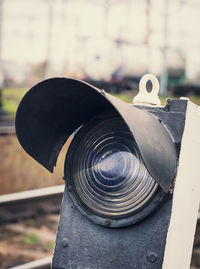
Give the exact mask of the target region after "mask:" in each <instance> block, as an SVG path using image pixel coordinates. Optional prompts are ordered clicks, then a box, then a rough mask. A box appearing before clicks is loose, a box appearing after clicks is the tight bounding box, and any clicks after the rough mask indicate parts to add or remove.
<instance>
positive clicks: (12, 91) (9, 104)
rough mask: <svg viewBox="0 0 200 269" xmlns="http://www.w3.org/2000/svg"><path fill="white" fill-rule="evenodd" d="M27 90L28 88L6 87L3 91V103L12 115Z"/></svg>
mask: <svg viewBox="0 0 200 269" xmlns="http://www.w3.org/2000/svg"><path fill="white" fill-rule="evenodd" d="M26 92H27V89H17V88H4V89H3V92H2V103H3V108H4V110H5V111H6V112H7V113H8V114H9V115H11V116H14V115H15V113H16V110H17V106H18V104H19V102H20V100H21V99H22V97H23V96H24V94H25V93H26Z"/></svg>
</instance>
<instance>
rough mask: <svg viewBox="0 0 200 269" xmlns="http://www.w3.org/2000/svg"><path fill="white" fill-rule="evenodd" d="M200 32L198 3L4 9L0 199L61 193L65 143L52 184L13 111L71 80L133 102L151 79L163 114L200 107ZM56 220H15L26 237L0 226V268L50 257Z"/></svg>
mask: <svg viewBox="0 0 200 269" xmlns="http://www.w3.org/2000/svg"><path fill="white" fill-rule="evenodd" d="M199 25H200V1H199V0H173V1H172V0H160V1H158V0H140V1H136V0H93V1H92V0H57V1H53V0H29V1H27V0H0V194H1V195H5V194H9V193H14V192H21V191H26V190H30V189H36V188H41V187H48V186H54V185H60V184H63V180H62V176H63V162H64V157H65V156H64V153H63V152H65V151H66V148H67V146H68V144H69V141H68V143H67V144H66V145H65V149H64V150H63V151H62V152H61V156H60V157H59V160H58V166H57V168H56V170H55V173H54V175H50V174H49V173H48V172H47V171H46V170H44V168H42V167H40V166H39V165H38V164H37V163H36V162H35V161H33V160H32V159H31V158H30V157H29V156H28V155H27V154H26V153H24V152H23V150H22V149H21V147H20V146H19V143H18V141H17V139H16V137H15V132H14V128H13V126H14V119H15V112H16V109H17V106H18V104H19V102H20V100H21V98H22V97H23V95H24V94H25V93H26V91H27V90H28V89H29V88H30V87H32V86H33V85H34V84H36V83H38V82H39V81H41V80H44V79H47V78H49V77H56V76H59V77H73V78H77V79H82V80H85V81H88V82H90V83H91V84H93V85H96V86H97V87H99V88H103V89H105V90H106V91H108V92H110V93H111V94H113V95H115V96H117V97H119V98H121V99H122V100H124V101H127V102H131V101H132V99H133V97H134V95H135V94H136V93H137V90H138V83H139V80H140V78H141V77H142V75H144V74H145V73H153V74H155V75H156V76H157V77H158V79H159V81H160V86H161V89H160V96H161V99H162V103H163V105H164V103H165V98H166V97H176V98H177V97H180V96H188V97H190V99H191V100H192V101H194V102H195V103H197V104H199V105H200V27H199ZM0 210H1V208H0ZM50 219H51V220H50ZM0 220H1V218H0ZM57 221H58V218H57V215H55V214H54V215H53V216H52V217H51V218H50V217H48V219H47V220H45V219H42V218H40V220H38V219H37V218H29V219H26V220H18V223H17V225H18V226H19V227H21V230H20V228H19V227H18V230H17V229H16V228H13V226H12V225H11V224H8V225H7V224H6V225H0V268H9V267H11V266H14V265H18V264H21V263H23V262H27V261H31V260H36V259H39V258H41V257H46V256H48V255H51V254H52V249H53V245H54V237H55V231H56V225H57ZM9 225H10V226H9ZM15 227H16V226H15ZM23 227H24V228H23ZM22 228H23V229H24V230H26V231H28V232H26V233H24V232H22V230H23V229H22ZM36 228H37V229H36ZM198 229H199V228H198ZM20 231H21V232H20ZM45 233H47V234H48V233H49V234H52V237H51V236H49V238H52V239H51V240H47V239H44V236H43V235H44V234H45ZM41 234H43V235H42V236H41ZM47 237H48V236H47ZM195 240H196V241H195V248H194V252H193V260H192V266H193V267H191V268H200V249H198V247H197V246H200V232H199V231H197V233H196V239H195ZM11 245H12V246H13V248H11ZM13 249H18V250H20V251H21V252H20V251H17V252H16V251H13ZM33 249H35V250H37V251H36V252H37V253H36V252H35V253H36V254H35V253H34V255H33V253H32V250H33ZM15 252H16V253H17V254H16V253H15ZM14 253H15V255H14ZM31 253H32V254H31Z"/></svg>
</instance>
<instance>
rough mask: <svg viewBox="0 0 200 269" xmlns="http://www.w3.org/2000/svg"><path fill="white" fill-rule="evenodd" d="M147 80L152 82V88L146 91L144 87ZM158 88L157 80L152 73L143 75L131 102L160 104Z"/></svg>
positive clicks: (136, 103)
mask: <svg viewBox="0 0 200 269" xmlns="http://www.w3.org/2000/svg"><path fill="white" fill-rule="evenodd" d="M148 81H151V83H152V90H151V91H150V92H148V91H147V88H146V85H147V82H148ZM159 88H160V85H159V81H158V79H157V78H156V77H155V76H154V75H152V74H146V75H144V76H143V77H142V78H141V80H140V84H139V92H138V94H137V95H136V96H135V97H134V98H133V104H135V105H148V106H150V105H152V106H161V101H160V99H159V96H158V93H159Z"/></svg>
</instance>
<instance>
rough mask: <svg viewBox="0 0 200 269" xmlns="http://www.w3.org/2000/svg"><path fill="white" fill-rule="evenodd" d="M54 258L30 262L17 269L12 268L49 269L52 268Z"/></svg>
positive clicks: (12, 268)
mask: <svg viewBox="0 0 200 269" xmlns="http://www.w3.org/2000/svg"><path fill="white" fill-rule="evenodd" d="M51 261H52V257H46V258H42V259H39V260H36V261H33V262H28V263H25V264H22V265H18V266H15V267H10V268H11V269H49V268H51Z"/></svg>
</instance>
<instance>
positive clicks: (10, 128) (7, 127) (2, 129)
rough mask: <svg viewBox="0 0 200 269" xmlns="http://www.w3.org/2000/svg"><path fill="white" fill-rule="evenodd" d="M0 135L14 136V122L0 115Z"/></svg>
mask: <svg viewBox="0 0 200 269" xmlns="http://www.w3.org/2000/svg"><path fill="white" fill-rule="evenodd" d="M0 135H15V121H14V119H13V118H10V117H8V116H5V115H3V116H2V115H0Z"/></svg>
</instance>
